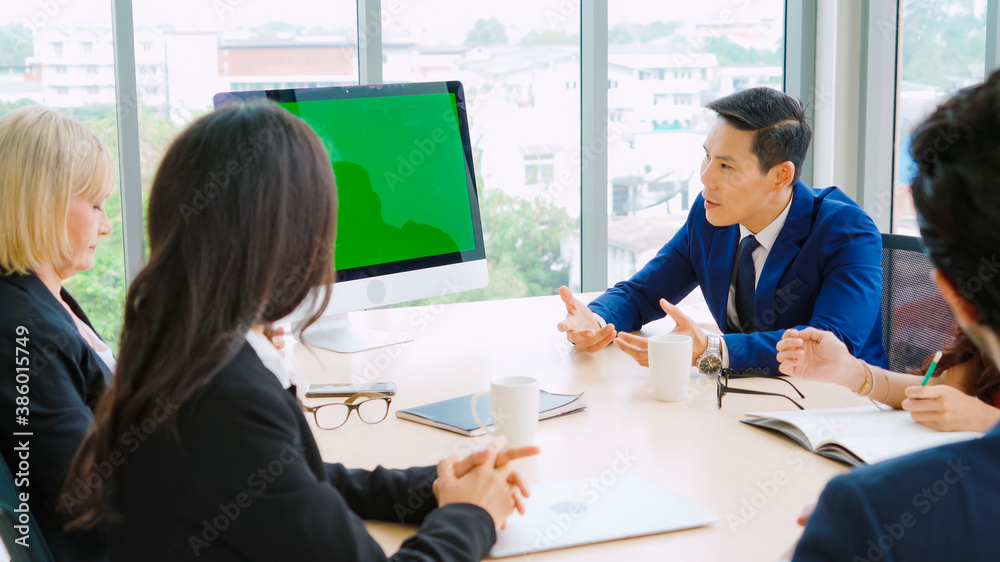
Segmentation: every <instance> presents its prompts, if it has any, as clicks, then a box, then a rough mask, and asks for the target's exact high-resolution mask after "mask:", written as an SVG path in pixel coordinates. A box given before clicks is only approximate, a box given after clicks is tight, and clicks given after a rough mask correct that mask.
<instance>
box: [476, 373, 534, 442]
mask: <svg viewBox="0 0 1000 562" xmlns="http://www.w3.org/2000/svg"><path fill="white" fill-rule="evenodd" d="M487 394H489V395H490V406H491V410H492V413H493V428H492V429H491V428H489V427H487V426H486V424H484V423H483V421H482V420H481V419H479V414H478V413H476V402H479V399H480V398H482V397H483V396H486V395H487ZM539 395H540V393H539V389H538V379H535V378H532V377H522V376H510V377H500V378H498V379H493V381H492V382H491V383H490V390H488V391H486V392H480V393H479V394H476V395H475V396H473V397H472V403H471V404H470V406H471V408H472V417H473V418H475V420H476V423H478V424H479V427H481V428H483V430H484V431H486V432H487V433H489V434H490V435H492V436H493V437H498V436H500V435H506V436H507V448H517V447H527V446H529V445H533V444H534V443H535V430H536V429H538V398H539Z"/></svg>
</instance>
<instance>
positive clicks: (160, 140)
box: [132, 0, 358, 202]
mask: <svg viewBox="0 0 1000 562" xmlns="http://www.w3.org/2000/svg"><path fill="white" fill-rule="evenodd" d="M178 1H179V2H181V4H182V5H183V6H184V7H185V9H173V10H164V9H163V6H162V4H163V2H162V1H161V0H132V6H133V14H134V21H133V31H134V33H135V51H136V59H137V64H136V68H135V71H136V83H137V86H138V91H139V142H140V168H141V179H142V190H143V194H144V198H143V200H144V202H145V201H146V199H145V194H146V193H148V190H149V188H150V187H151V185H152V182H153V177H154V175H155V173H156V167H157V165H158V163H159V161H160V159H161V158H162V156H163V153H164V151H165V150H166V148H167V146H168V145H169V144H170V142H171V141H172V140H173V139H174V137H175V136H176V135H177V133H178V132H180V130H181V129H183V128H184V127H185V126H187V125H188V124H189V123H191V122H192V121H193V120H194V119H195V118H197V117H198V116H200V115H202V114H204V113H206V112H208V111H211V110H212V98H213V96H214V95H215V94H216V93H218V92H220V91H239V90H261V89H271V88H288V87H294V86H303V85H306V84H314V85H319V86H328V85H329V86H332V85H345V84H357V83H358V69H357V8H356V3H355V2H354V0H329V1H323V2H317V1H314V0H310V1H303V0H285V1H283V2H279V3H273V2H272V3H263V4H260V5H259V6H258V5H255V6H253V7H252V8H251V7H250V6H249V5H248V3H247V2H243V3H242V4H240V3H239V2H236V1H235V0H233V1H220V2H202V1H200V0H178ZM238 4H239V5H238ZM174 29H179V30H182V31H178V32H174ZM154 47H155V48H154Z"/></svg>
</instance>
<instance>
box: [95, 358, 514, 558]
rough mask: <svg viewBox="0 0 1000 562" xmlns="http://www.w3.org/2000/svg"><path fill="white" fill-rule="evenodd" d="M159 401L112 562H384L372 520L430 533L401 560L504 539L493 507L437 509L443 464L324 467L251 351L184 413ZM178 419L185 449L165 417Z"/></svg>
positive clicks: (130, 480)
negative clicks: (405, 467)
mask: <svg viewBox="0 0 1000 562" xmlns="http://www.w3.org/2000/svg"><path fill="white" fill-rule="evenodd" d="M160 400H161V406H162V408H163V410H162V411H161V412H160V414H159V415H158V414H157V413H156V412H155V411H154V412H153V417H154V418H155V417H160V418H161V421H157V422H155V423H153V422H151V423H150V424H148V425H147V427H146V428H145V429H142V430H141V432H142V433H143V435H142V436H140V439H139V442H138V443H137V445H136V446H135V447H134V449H135V450H134V452H133V453H132V454H131V456H130V457H129V459H128V460H127V461H126V462H125V464H124V465H123V466H122V470H123V472H122V480H121V481H120V483H119V487H118V489H117V491H116V493H115V498H114V501H113V505H114V506H115V508H116V512H117V513H118V514H119V515H120V516H121V522H120V523H117V524H114V525H112V530H111V544H112V559H113V560H120V561H123V562H125V561H128V562H132V561H134V560H143V561H145V562H155V561H160V560H163V561H165V560H211V561H218V560H260V561H267V562H271V561H274V560H345V561H346V560H352V561H353V560H384V559H385V558H386V557H385V554H384V553H383V551H382V548H381V547H380V546H379V545H378V544H377V543H376V542H375V540H374V539H372V537H371V536H370V535H369V534H368V532H367V530H366V529H365V526H364V523H363V521H362V520H363V519H379V520H384V521H394V522H403V523H413V524H420V525H421V527H420V531H419V532H418V533H417V534H416V535H414V536H413V537H411V538H410V539H408V540H407V541H406V542H404V543H403V546H402V548H401V550H400V551H399V552H398V553H397V554H396V555H395V556H394V557H393V559H394V560H479V559H481V558H483V557H484V556H485V555H486V553H487V552H488V551H489V549H490V548H491V547H492V546H493V543H494V542H495V541H496V532H495V529H494V526H493V520H492V519H491V518H490V516H489V514H488V513H487V512H486V511H485V510H483V509H482V508H480V507H477V506H474V505H470V504H451V505H447V506H445V507H443V508H438V507H437V504H436V501H435V499H434V495H433V492H432V491H431V484H432V483H433V481H434V478H435V476H436V470H435V468H434V467H425V468H413V469H409V470H387V469H384V468H381V467H378V468H376V469H375V470H373V471H365V470H349V469H346V468H344V467H343V466H341V465H339V464H326V463H324V462H323V460H322V458H321V457H320V453H319V449H318V448H317V446H316V441H315V439H314V438H313V434H312V431H311V430H310V427H309V424H308V423H307V421H306V417H305V416H304V415H303V413H302V411H301V410H300V409H299V406H298V403H297V402H296V400H295V399H294V397H293V396H292V394H291V393H290V392H288V391H286V390H285V389H283V388H282V387H281V384H280V383H279V382H278V380H277V378H276V377H275V376H274V375H273V374H272V373H271V372H270V371H269V370H267V368H266V367H264V365H263V363H261V361H260V359H259V358H258V357H257V354H256V353H255V352H254V351H253V348H251V347H250V346H249V345H248V344H244V346H243V347H242V348H241V349H240V350H239V352H238V353H237V354H236V355H235V356H234V357H233V358H232V359H231V360H229V361H228V363H226V364H225V365H224V366H223V367H222V368H221V369H220V370H219V371H217V372H216V373H215V374H214V375H212V376H211V377H210V378H209V379H208V380H207V382H206V383H205V384H204V386H203V387H201V388H200V389H199V390H197V391H196V392H195V394H194V395H192V396H191V398H189V399H188V400H186V401H185V402H184V404H183V405H181V406H180V408H179V409H178V408H177V406H176V405H175V404H173V403H172V402H171V397H169V396H163V397H161V399H160ZM174 410H176V413H173V414H171V415H174V416H176V422H177V431H178V435H179V437H180V445H178V442H177V441H176V440H175V439H174V437H173V434H172V433H173V432H172V429H171V428H170V426H169V425H164V422H163V420H162V417H163V415H162V414H163V413H164V412H172V411H174ZM154 421H155V420H154ZM147 430H149V431H147ZM337 431H350V428H349V427H346V428H341V429H339V430H337ZM372 446H378V445H377V444H373V445H372Z"/></svg>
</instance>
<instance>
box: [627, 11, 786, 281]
mask: <svg viewBox="0 0 1000 562" xmlns="http://www.w3.org/2000/svg"><path fill="white" fill-rule="evenodd" d="M608 12H609V14H608V26H609V29H608V43H609V45H608V75H609V76H608V77H609V78H610V79H612V80H618V81H620V82H621V87H620V88H617V89H615V90H612V91H610V92H608V114H609V138H608V181H609V184H610V189H611V202H610V208H609V219H608V283H609V285H610V284H613V283H615V282H617V281H621V280H623V279H627V278H629V277H630V276H632V275H633V274H634V273H635V272H636V271H638V270H639V269H640V268H641V267H642V266H644V265H645V264H646V263H647V262H648V261H649V260H650V259H651V258H652V257H653V256H654V255H656V252H657V251H658V250H659V249H660V248H661V247H662V246H663V245H664V244H666V243H667V242H668V241H669V240H670V239H671V238H672V237H673V235H674V234H675V233H676V232H677V230H678V229H679V228H680V227H681V226H682V225H683V224H684V221H685V220H686V219H687V215H688V211H689V210H690V206H691V204H692V203H693V202H694V199H695V197H697V196H698V194H699V193H700V191H701V189H702V185H701V180H700V176H701V171H700V164H701V157H702V143H703V142H704V139H705V134H706V133H707V132H708V129H709V128H710V127H711V125H712V123H713V122H714V121H715V114H714V113H713V112H711V111H709V110H708V109H706V108H705V107H704V103H706V102H707V101H710V100H713V99H716V98H718V97H722V96H725V95H727V94H730V93H732V92H734V91H736V90H739V89H745V88H749V87H753V86H758V85H764V86H770V87H774V88H781V82H782V76H783V56H782V48H783V43H784V2H783V1H782V0H762V1H760V2H752V3H751V2H742V3H740V2H737V3H733V2H729V1H727V0H708V1H706V2H701V3H699V4H694V5H692V4H685V5H678V4H677V3H667V2H658V1H655V0H645V1H636V0H633V1H626V0H611V1H610V2H609V3H608Z"/></svg>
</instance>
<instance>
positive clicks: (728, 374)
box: [715, 369, 805, 410]
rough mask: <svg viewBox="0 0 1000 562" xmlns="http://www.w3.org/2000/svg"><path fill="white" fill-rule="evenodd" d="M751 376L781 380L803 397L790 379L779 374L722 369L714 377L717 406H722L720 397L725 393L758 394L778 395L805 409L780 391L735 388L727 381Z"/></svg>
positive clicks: (750, 377)
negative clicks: (717, 399)
mask: <svg viewBox="0 0 1000 562" xmlns="http://www.w3.org/2000/svg"><path fill="white" fill-rule="evenodd" d="M752 378H757V379H771V380H779V381H782V382H784V383H785V384H787V385H788V386H790V387H792V390H794V391H795V393H796V394H798V395H799V398H803V399H804V398H805V395H804V394H802V393H801V392H800V391H799V389H798V388H796V387H795V385H794V384H792V381H790V380H788V379H786V378H784V377H779V376H774V375H764V374H760V373H752V372H748V371H737V370H735V369H723V370H722V372H721V373H719V376H718V378H717V379H715V384H716V394H717V396H718V398H719V408H722V397H723V396H725V395H726V394H756V395H760V396H780V397H782V398H784V399H785V400H788V401H789V402H791V403H792V404H795V407H796V408H798V409H800V410H805V408H803V407H802V406H801V405H800V404H799V403H798V402H796V401H795V400H793V399H792V398H791V397H789V396H786V395H784V394H781V393H780V392H764V391H763V390H750V389H747V388H736V387H732V386H729V381H730V380H735V379H752Z"/></svg>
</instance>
